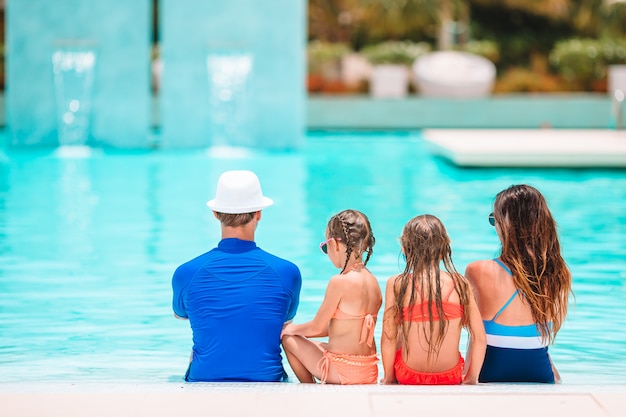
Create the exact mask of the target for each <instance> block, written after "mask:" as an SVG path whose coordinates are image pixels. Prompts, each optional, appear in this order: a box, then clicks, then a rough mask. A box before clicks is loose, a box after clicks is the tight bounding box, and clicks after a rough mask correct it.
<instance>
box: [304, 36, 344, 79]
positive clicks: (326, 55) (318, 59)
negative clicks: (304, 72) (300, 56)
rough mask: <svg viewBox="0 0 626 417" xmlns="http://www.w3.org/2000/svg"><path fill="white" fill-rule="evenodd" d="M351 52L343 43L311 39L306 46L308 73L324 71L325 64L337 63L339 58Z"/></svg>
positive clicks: (333, 64)
mask: <svg viewBox="0 0 626 417" xmlns="http://www.w3.org/2000/svg"><path fill="white" fill-rule="evenodd" d="M350 52H352V50H351V49H350V47H349V46H348V45H347V44H345V43H329V42H321V41H317V40H316V41H311V42H309V44H308V46H307V59H308V69H309V73H311V74H317V73H320V72H324V71H325V68H326V67H327V66H329V65H330V66H335V65H339V62H340V61H341V58H342V57H343V56H344V55H346V54H349V53H350Z"/></svg>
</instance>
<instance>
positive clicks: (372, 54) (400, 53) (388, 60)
mask: <svg viewBox="0 0 626 417" xmlns="http://www.w3.org/2000/svg"><path fill="white" fill-rule="evenodd" d="M430 49H431V48H430V45H429V44H428V43H426V42H418V43H414V42H409V41H388V42H381V43H379V44H376V45H369V46H366V47H365V48H363V49H362V50H361V54H362V55H363V56H364V57H365V58H366V59H367V60H368V61H369V62H370V63H371V64H372V65H381V64H400V65H411V64H412V63H413V61H415V60H416V59H417V58H419V57H420V56H422V55H424V54H425V53H427V52H430Z"/></svg>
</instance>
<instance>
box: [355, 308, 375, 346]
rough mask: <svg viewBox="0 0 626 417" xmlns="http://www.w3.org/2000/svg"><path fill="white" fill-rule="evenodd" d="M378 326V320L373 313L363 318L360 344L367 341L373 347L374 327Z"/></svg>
mask: <svg viewBox="0 0 626 417" xmlns="http://www.w3.org/2000/svg"><path fill="white" fill-rule="evenodd" d="M375 326H376V320H374V316H372V315H371V314H367V315H366V316H365V318H363V327H361V338H360V339H359V344H361V343H367V346H369V347H372V344H373V343H374V327H375Z"/></svg>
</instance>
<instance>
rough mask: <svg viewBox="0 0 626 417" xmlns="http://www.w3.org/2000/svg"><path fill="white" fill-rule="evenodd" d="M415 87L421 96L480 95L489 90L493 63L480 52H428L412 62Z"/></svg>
mask: <svg viewBox="0 0 626 417" xmlns="http://www.w3.org/2000/svg"><path fill="white" fill-rule="evenodd" d="M413 72H414V73H415V79H416V82H417V89H418V92H419V94H420V95H422V96H424V97H448V98H480V97H487V96H489V95H490V94H491V90H492V89H493V85H494V82H495V79H496V66H495V65H494V64H493V62H491V61H489V60H488V59H486V58H483V57H482V56H479V55H474V54H470V53H467V52H457V51H438V52H431V53H428V54H425V55H423V56H422V57H420V58H418V59H417V60H416V61H415V63H414V64H413Z"/></svg>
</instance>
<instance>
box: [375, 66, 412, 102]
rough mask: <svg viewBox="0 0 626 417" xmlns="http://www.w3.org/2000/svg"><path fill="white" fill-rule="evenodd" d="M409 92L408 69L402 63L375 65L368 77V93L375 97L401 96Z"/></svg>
mask: <svg viewBox="0 0 626 417" xmlns="http://www.w3.org/2000/svg"><path fill="white" fill-rule="evenodd" d="M408 92H409V71H408V69H407V67H406V66H404V65H392V64H384V65H376V66H374V68H373V69H372V76H371V78H370V93H371V95H372V97H377V98H402V97H405V96H406V95H407V94H408Z"/></svg>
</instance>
